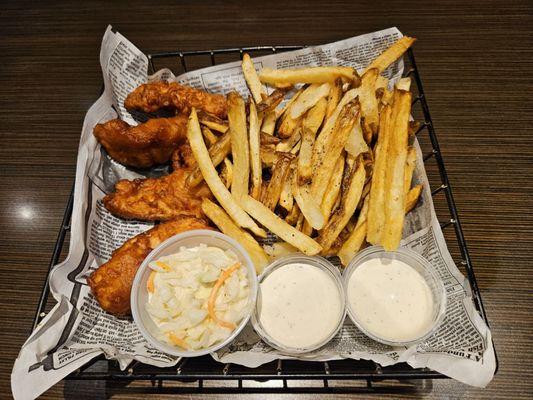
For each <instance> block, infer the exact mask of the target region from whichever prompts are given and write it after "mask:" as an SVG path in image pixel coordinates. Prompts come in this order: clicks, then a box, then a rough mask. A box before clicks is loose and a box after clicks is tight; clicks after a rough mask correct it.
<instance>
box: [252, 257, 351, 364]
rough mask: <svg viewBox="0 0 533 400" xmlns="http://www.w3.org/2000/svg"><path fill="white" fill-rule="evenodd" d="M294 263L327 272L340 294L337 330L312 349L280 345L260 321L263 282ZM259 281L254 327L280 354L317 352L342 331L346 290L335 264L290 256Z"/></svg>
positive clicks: (276, 264) (314, 258)
mask: <svg viewBox="0 0 533 400" xmlns="http://www.w3.org/2000/svg"><path fill="white" fill-rule="evenodd" d="M293 263H302V264H309V265H312V266H314V267H316V268H319V269H321V270H322V271H324V272H326V274H327V275H328V276H329V277H330V278H331V279H332V280H333V282H334V283H335V286H336V288H337V290H338V294H339V299H340V304H341V309H340V310H339V315H338V318H337V324H336V325H335V328H334V329H332V330H331V333H330V334H329V335H328V336H327V337H325V338H324V339H323V340H322V341H320V342H318V343H316V344H315V345H313V346H312V347H288V346H286V345H284V344H283V343H279V341H276V340H275V339H273V338H272V337H271V336H270V335H269V334H268V333H267V332H266V330H265V328H264V327H263V326H262V324H261V321H260V319H259V310H260V308H261V282H263V281H264V280H265V279H266V278H267V277H268V276H269V275H270V274H272V272H274V271H276V270H277V269H279V268H281V267H283V266H285V265H288V264H293ZM258 281H259V282H258V293H257V302H256V307H255V311H254V312H253V314H252V325H253V327H254V330H255V331H256V332H257V334H258V335H259V336H260V337H261V339H263V341H264V342H265V343H267V344H268V345H269V346H271V347H273V348H275V349H278V350H279V351H280V352H282V353H284V354H287V355H300V356H301V355H302V354H304V353H309V352H311V351H314V350H317V349H319V348H321V347H322V346H324V345H325V344H326V343H328V342H329V341H330V340H331V339H333V338H334V337H335V335H336V334H337V333H338V332H339V330H340V329H341V327H342V324H343V322H344V319H345V318H346V297H345V293H344V288H343V282H342V275H341V274H340V272H339V269H338V268H337V267H335V266H334V265H333V264H331V263H330V262H329V261H328V260H326V259H325V258H322V257H319V256H313V257H310V256H306V255H304V254H293V255H290V256H286V257H281V258H278V259H277V260H275V261H274V262H273V263H272V264H270V265H269V266H268V267H267V268H266V269H265V270H264V271H263V273H262V274H261V275H260V276H259V278H258Z"/></svg>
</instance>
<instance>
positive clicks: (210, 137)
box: [202, 126, 218, 147]
mask: <svg viewBox="0 0 533 400" xmlns="http://www.w3.org/2000/svg"><path fill="white" fill-rule="evenodd" d="M202 135H204V139H205V141H206V142H207V144H208V145H209V147H211V146H212V145H214V144H215V143H216V142H218V137H216V135H215V134H214V133H213V132H212V131H211V129H209V128H208V127H207V126H204V127H203V128H202Z"/></svg>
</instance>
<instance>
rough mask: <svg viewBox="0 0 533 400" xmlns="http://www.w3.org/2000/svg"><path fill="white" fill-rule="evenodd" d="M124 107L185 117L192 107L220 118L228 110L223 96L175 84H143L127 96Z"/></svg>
mask: <svg viewBox="0 0 533 400" xmlns="http://www.w3.org/2000/svg"><path fill="white" fill-rule="evenodd" d="M124 106H125V107H126V108H127V109H130V110H141V111H144V112H147V113H152V112H155V111H157V110H160V109H172V110H178V111H180V112H181V113H183V114H187V115H188V114H189V113H190V111H191V109H192V107H194V108H196V109H198V110H203V111H206V112H208V113H211V114H214V115H216V116H217V117H221V118H224V117H225V116H226V115H227V108H228V106H227V103H226V98H225V97H224V96H222V95H220V94H210V93H207V92H204V91H203V90H198V89H193V88H192V87H189V86H183V85H180V84H179V83H176V82H152V83H145V84H143V85H141V86H139V87H138V88H137V89H135V90H134V91H133V92H132V93H130V94H129V95H128V97H127V98H126V100H125V101H124Z"/></svg>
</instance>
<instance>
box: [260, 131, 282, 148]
mask: <svg viewBox="0 0 533 400" xmlns="http://www.w3.org/2000/svg"><path fill="white" fill-rule="evenodd" d="M279 142H281V139H280V138H279V137H276V136H272V135H269V134H267V133H265V132H261V133H260V134H259V143H260V144H262V145H263V144H266V145H269V144H273V145H276V144H278V143H279Z"/></svg>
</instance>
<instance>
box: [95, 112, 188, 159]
mask: <svg viewBox="0 0 533 400" xmlns="http://www.w3.org/2000/svg"><path fill="white" fill-rule="evenodd" d="M93 133H94V136H95V137H96V139H97V140H98V141H99V142H100V143H101V144H102V146H104V148H105V149H106V151H107V152H108V153H109V155H110V156H111V157H112V158H113V159H115V160H116V161H118V162H119V163H121V164H124V165H128V166H132V167H138V168H147V167H151V166H153V165H157V164H163V163H166V162H167V161H168V160H169V159H170V157H171V155H172V152H173V151H174V150H175V149H176V148H177V147H178V146H179V145H180V144H182V143H184V142H185V141H186V140H187V117H186V116H177V117H172V118H156V119H151V120H148V121H147V122H145V123H142V124H139V125H137V126H131V125H129V124H128V123H127V122H124V121H122V120H120V119H113V120H111V121H108V122H106V123H103V124H98V125H96V126H95V127H94V131H93Z"/></svg>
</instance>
